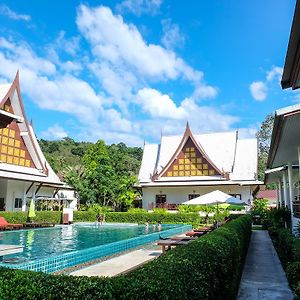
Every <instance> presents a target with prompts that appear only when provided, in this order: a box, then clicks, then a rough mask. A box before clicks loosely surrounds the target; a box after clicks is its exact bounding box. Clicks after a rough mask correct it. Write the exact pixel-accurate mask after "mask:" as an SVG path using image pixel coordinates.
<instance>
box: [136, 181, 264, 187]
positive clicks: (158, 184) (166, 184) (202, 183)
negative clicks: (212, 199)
mask: <svg viewBox="0 0 300 300" xmlns="http://www.w3.org/2000/svg"><path fill="white" fill-rule="evenodd" d="M260 184H263V182H262V181H258V180H245V181H232V180H227V181H189V182H177V181H174V182H147V183H143V182H141V183H140V186H141V187H142V188H146V187H184V186H218V185H224V186H226V185H237V186H249V185H260Z"/></svg>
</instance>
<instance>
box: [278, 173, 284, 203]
mask: <svg viewBox="0 0 300 300" xmlns="http://www.w3.org/2000/svg"><path fill="white" fill-rule="evenodd" d="M278 200H279V203H280V207H281V206H282V202H283V201H282V184H281V178H279V181H278Z"/></svg>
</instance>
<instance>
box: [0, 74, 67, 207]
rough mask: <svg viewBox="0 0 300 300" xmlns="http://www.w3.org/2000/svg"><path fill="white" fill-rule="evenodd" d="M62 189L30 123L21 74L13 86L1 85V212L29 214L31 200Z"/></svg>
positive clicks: (49, 196) (52, 195)
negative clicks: (28, 208)
mask: <svg viewBox="0 0 300 300" xmlns="http://www.w3.org/2000/svg"><path fill="white" fill-rule="evenodd" d="M62 189H65V184H64V183H63V182H61V180H60V179H59V178H58V176H57V175H56V174H55V172H54V171H53V170H52V168H51V166H50V165H49V163H48V162H47V160H46V158H45V156H44V154H43V152H42V150H41V148H40V146H39V143H38V141H37V138H36V136H35V133H34V130H33V127H32V124H29V123H28V121H27V118H26V114H25V110H24V106H23V101H22V96H21V90H20V84H19V72H17V74H16V77H15V79H14V81H13V83H12V84H0V211H1V210H2V211H3V210H8V211H25V210H26V207H27V205H28V201H29V199H32V198H33V199H36V198H38V197H44V198H53V197H55V195H56V194H57V192H58V190H62Z"/></svg>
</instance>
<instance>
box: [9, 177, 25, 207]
mask: <svg viewBox="0 0 300 300" xmlns="http://www.w3.org/2000/svg"><path fill="white" fill-rule="evenodd" d="M24 190H25V191H26V182H24V181H16V180H7V193H6V207H5V209H6V210H7V211H22V207H21V208H15V199H16V198H21V199H22V201H23V199H24V194H25V193H24Z"/></svg>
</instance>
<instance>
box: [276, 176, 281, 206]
mask: <svg viewBox="0 0 300 300" xmlns="http://www.w3.org/2000/svg"><path fill="white" fill-rule="evenodd" d="M276 186H277V208H279V207H281V194H280V193H281V192H280V179H279V180H278V183H277V185H276Z"/></svg>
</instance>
